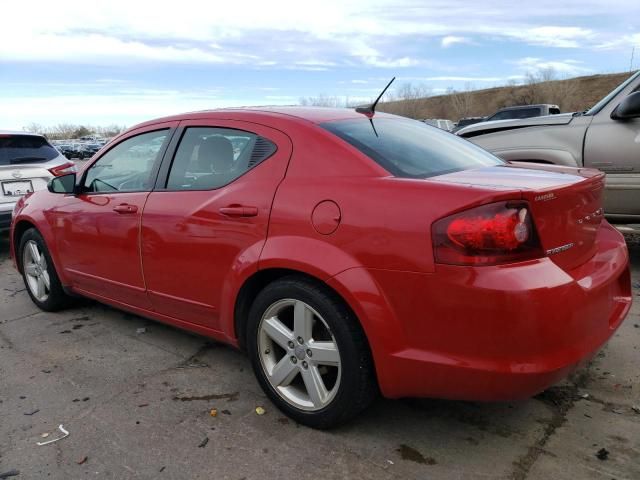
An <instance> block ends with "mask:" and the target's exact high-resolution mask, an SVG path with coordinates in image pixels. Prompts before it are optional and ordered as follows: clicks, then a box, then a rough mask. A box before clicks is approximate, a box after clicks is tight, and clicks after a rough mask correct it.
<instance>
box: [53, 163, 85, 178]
mask: <svg viewBox="0 0 640 480" xmlns="http://www.w3.org/2000/svg"><path fill="white" fill-rule="evenodd" d="M49 171H50V172H51V174H52V175H53V176H54V177H61V176H62V175H66V174H68V173H76V172H77V171H78V170H77V169H76V164H75V163H73V162H66V163H63V164H62V165H58V166H57V167H52V168H50V169H49Z"/></svg>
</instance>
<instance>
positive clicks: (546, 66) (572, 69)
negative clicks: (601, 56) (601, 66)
mask: <svg viewBox="0 0 640 480" xmlns="http://www.w3.org/2000/svg"><path fill="white" fill-rule="evenodd" d="M514 63H515V64H516V65H517V66H518V68H520V69H521V70H524V71H527V72H537V71H541V70H553V71H555V72H556V73H559V74H563V75H579V74H585V73H590V72H592V71H593V70H591V69H590V68H587V67H584V66H583V62H581V61H578V60H572V59H568V60H543V59H541V58H536V57H525V58H521V59H520V60H517V61H516V62H514ZM512 77H514V76H512ZM513 79H514V80H517V78H513Z"/></svg>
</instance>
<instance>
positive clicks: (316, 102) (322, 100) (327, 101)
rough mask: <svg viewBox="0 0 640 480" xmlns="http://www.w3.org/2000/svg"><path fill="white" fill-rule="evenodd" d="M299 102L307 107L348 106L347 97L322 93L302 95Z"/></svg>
mask: <svg viewBox="0 0 640 480" xmlns="http://www.w3.org/2000/svg"><path fill="white" fill-rule="evenodd" d="M298 103H299V104H300V105H302V106H305V107H346V106H347V99H346V98H345V97H336V96H328V95H325V94H322V93H321V94H320V95H318V96H317V97H301V98H300V100H299V102H298Z"/></svg>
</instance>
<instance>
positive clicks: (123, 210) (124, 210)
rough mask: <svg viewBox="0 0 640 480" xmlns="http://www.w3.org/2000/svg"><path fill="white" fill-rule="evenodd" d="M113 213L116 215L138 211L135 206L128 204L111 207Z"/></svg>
mask: <svg viewBox="0 0 640 480" xmlns="http://www.w3.org/2000/svg"><path fill="white" fill-rule="evenodd" d="M113 211H114V212H118V213H136V212H137V211H138V207H137V206H135V205H129V204H128V203H121V204H120V205H116V206H115V207H113Z"/></svg>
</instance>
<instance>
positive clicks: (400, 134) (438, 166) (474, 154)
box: [321, 117, 504, 178]
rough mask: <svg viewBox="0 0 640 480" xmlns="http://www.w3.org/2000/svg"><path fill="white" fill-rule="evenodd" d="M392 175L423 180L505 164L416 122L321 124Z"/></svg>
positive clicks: (382, 121) (438, 130) (385, 120)
mask: <svg viewBox="0 0 640 480" xmlns="http://www.w3.org/2000/svg"><path fill="white" fill-rule="evenodd" d="M321 126H322V127H323V128H325V129H326V130H329V131H330V132H331V133H333V134H335V135H337V136H338V137H340V138H341V139H343V140H345V141H346V142H348V143H350V144H351V145H353V146H354V147H356V148H357V149H358V150H360V151H361V152H362V153H364V154H365V155H367V156H368V157H370V158H371V159H373V160H374V161H375V162H376V163H378V164H379V165H380V166H382V167H383V168H384V169H385V170H387V171H388V172H389V173H391V174H392V175H395V176H396V177H403V178H426V177H433V176H435V175H442V174H444V173H450V172H456V171H459V170H468V169H471V168H480V167H486V166H493V165H503V164H504V162H503V161H502V160H500V159H498V158H497V157H495V156H493V155H491V154H490V153H489V152H487V151H485V150H482V149H481V148H480V147H477V146H475V145H474V144H472V143H470V142H468V141H466V140H463V139H461V138H460V137H457V136H455V135H452V134H450V133H448V132H446V131H443V130H440V129H438V128H434V127H429V126H427V125H425V124H424V123H423V122H419V121H416V120H403V119H394V118H380V119H375V118H374V119H372V120H371V122H370V121H369V119H367V118H365V117H363V118H362V119H357V120H341V121H335V122H329V123H323V124H321Z"/></svg>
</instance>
